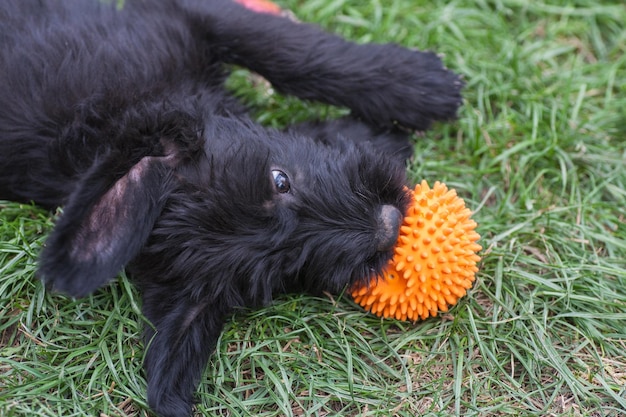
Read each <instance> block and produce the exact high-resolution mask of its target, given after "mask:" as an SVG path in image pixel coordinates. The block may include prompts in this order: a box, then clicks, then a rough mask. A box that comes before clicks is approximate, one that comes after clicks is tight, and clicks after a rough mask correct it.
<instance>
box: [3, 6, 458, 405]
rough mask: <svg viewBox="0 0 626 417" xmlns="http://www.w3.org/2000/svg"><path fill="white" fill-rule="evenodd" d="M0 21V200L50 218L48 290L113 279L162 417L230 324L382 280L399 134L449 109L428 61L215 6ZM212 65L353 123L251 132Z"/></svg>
mask: <svg viewBox="0 0 626 417" xmlns="http://www.w3.org/2000/svg"><path fill="white" fill-rule="evenodd" d="M0 22H2V23H1V24H0V198H1V199H12V200H16V201H35V202H36V203H38V204H40V205H42V206H44V207H47V208H54V207H57V206H61V205H62V206H64V213H63V215H62V217H61V219H60V220H59V222H58V224H57V225H56V228H55V229H54V231H53V232H52V233H51V235H50V237H49V239H48V241H47V243H46V247H45V248H44V249H43V252H42V254H41V257H40V267H39V275H40V276H41V278H42V279H43V280H44V282H45V283H46V285H47V286H48V287H49V288H52V289H55V290H59V291H62V292H64V293H67V294H69V295H72V296H75V297H80V296H84V295H86V294H88V293H90V292H92V291H94V290H96V289H97V288H99V287H101V286H103V285H105V284H106V283H107V282H108V281H110V280H111V279H112V278H114V277H115V275H116V274H117V273H118V272H120V270H122V269H123V268H125V267H126V268H127V269H128V271H129V272H130V274H131V276H132V277H133V280H134V282H135V283H136V285H138V287H139V289H140V291H141V293H142V297H143V311H144V313H145V315H146V317H147V318H148V319H149V320H150V321H151V322H152V324H153V326H154V328H152V327H151V328H149V329H148V330H147V331H146V342H147V344H148V345H149V347H148V351H147V353H146V356H145V369H146V373H147V378H148V401H149V404H150V405H151V407H152V408H153V409H154V410H155V411H156V413H157V414H159V415H161V416H187V415H189V414H190V413H191V408H192V402H193V401H192V400H193V392H194V390H195V387H196V384H197V383H198V380H199V377H200V375H201V373H202V371H203V367H204V365H205V364H206V361H207V358H208V356H209V354H210V353H211V351H212V349H213V348H214V345H215V342H216V339H217V338H218V336H219V333H220V331H221V328H222V324H223V322H224V320H225V317H227V316H228V315H229V314H231V313H232V312H233V310H234V309H235V308H237V307H241V306H259V305H264V304H267V303H268V302H270V301H271V299H272V297H273V295H274V294H276V293H284V292H288V291H308V292H312V293H320V292H322V291H330V292H338V291H341V290H342V289H344V288H345V287H346V286H350V285H353V284H355V283H358V282H360V281H362V280H366V279H369V278H370V277H372V276H375V275H377V274H378V273H380V271H381V268H382V267H383V266H384V265H385V264H386V262H387V261H388V259H389V258H390V257H391V255H392V252H393V251H392V247H393V244H394V242H395V240H396V238H397V234H398V227H399V224H400V223H401V221H402V217H403V214H404V212H405V209H406V206H407V201H408V197H407V195H406V193H405V191H404V190H403V187H404V185H405V177H404V165H403V159H404V158H406V157H407V156H408V155H410V152H411V149H410V146H409V143H408V140H407V137H406V136H407V135H406V134H403V133H401V131H400V130H399V127H403V128H406V129H420V130H421V129H425V128H427V127H428V126H429V124H430V123H431V121H432V120H442V119H449V118H452V117H454V115H455V112H456V109H457V107H458V106H459V104H460V103H461V96H460V89H461V82H460V81H459V79H458V77H457V76H456V75H454V74H453V73H451V72H449V71H448V70H446V69H445V68H444V67H443V66H442V64H441V62H440V60H439V59H438V58H437V57H436V55H435V54H433V53H425V52H418V51H411V50H408V49H405V48H401V47H399V46H395V45H373V44H371V45H356V44H352V43H349V42H347V41H345V40H343V39H340V38H338V37H336V36H333V35H329V34H326V33H323V32H322V31H320V30H319V29H317V28H315V27H313V26H309V25H306V24H299V23H294V22H291V21H289V20H288V19H284V18H281V17H278V16H272V15H268V14H258V13H254V12H252V11H249V10H246V9H245V8H243V7H242V6H240V5H238V4H236V3H234V2H231V1H230V0H204V1H203V0H178V1H176V0H153V1H150V0H126V1H125V2H124V6H123V7H122V8H116V7H113V6H110V5H106V4H103V3H100V2H98V1H97V0H93V1H88V0H76V1H71V0H64V1H52V0H49V1H46V0H4V1H2V2H1V3H0ZM224 64H238V65H242V66H245V67H247V68H249V69H251V70H253V71H256V72H257V73H259V74H261V75H262V76H264V77H265V78H266V79H267V80H269V81H270V82H271V83H272V84H273V86H274V87H275V88H276V89H277V90H279V91H281V92H284V93H289V94H294V95H296V96H298V97H301V98H304V99H311V100H320V101H323V102H326V103H330V104H334V105H341V106H347V107H349V108H350V109H351V110H352V116H351V117H349V118H345V119H341V120H338V121H333V122H325V123H324V122H320V123H309V124H303V125H300V126H295V127H292V128H289V129H288V130H287V131H285V132H279V131H275V130H271V129H265V128H262V127H260V126H257V125H255V124H254V123H252V122H251V121H250V120H249V119H248V118H247V116H246V115H245V112H244V109H243V107H242V106H241V105H240V104H238V103H237V101H236V100H235V99H234V98H232V97H231V96H229V95H228V94H227V93H226V92H225V90H224V89H223V81H224V79H225V77H226V75H227V74H226V72H225V71H226V67H225V65H224Z"/></svg>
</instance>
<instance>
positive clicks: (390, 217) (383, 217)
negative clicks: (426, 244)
mask: <svg viewBox="0 0 626 417" xmlns="http://www.w3.org/2000/svg"><path fill="white" fill-rule="evenodd" d="M401 223H402V213H401V212H400V210H398V209H397V208H395V207H394V206H391V205H389V204H385V205H384V206H382V207H381V208H380V214H379V215H378V230H377V231H376V242H377V245H376V250H377V251H378V252H386V251H388V250H389V249H391V248H392V247H393V245H395V244H396V241H397V240H398V233H399V231H400V224H401Z"/></svg>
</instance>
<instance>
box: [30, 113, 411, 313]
mask: <svg viewBox="0 0 626 417" xmlns="http://www.w3.org/2000/svg"><path fill="white" fill-rule="evenodd" d="M196 136H197V137H191V138H190V137H187V138H182V139H181V138H180V137H174V138H172V139H171V140H170V139H167V138H164V139H162V140H161V141H162V142H163V146H162V154H161V155H152V156H145V157H142V158H136V157H135V160H134V161H133V158H129V159H130V161H129V162H128V164H127V165H128V168H127V170H126V171H125V172H122V173H120V174H118V175H117V176H116V180H115V181H109V182H106V181H105V183H104V184H103V181H102V180H98V178H101V177H102V175H104V174H105V173H110V172H111V171H113V169H112V168H111V166H110V165H111V162H107V161H108V159H107V158H104V162H102V163H97V164H95V167H94V168H93V169H92V171H93V172H89V173H87V175H86V179H84V180H83V181H82V182H81V184H80V185H79V186H78V187H77V188H78V191H77V192H76V193H75V194H77V195H75V196H74V197H73V198H72V199H71V200H70V202H69V204H68V206H67V207H66V213H65V215H64V216H62V218H61V220H60V222H59V224H58V225H57V228H56V230H55V231H54V232H53V234H52V236H51V238H50V239H49V242H48V247H47V248H46V250H45V251H44V253H43V255H44V256H43V257H42V261H41V268H40V270H41V272H42V275H43V277H44V279H45V280H46V281H47V283H48V284H49V285H51V286H52V287H54V288H56V289H59V290H62V291H64V292H67V293H70V294H71V295H75V296H80V295H84V294H86V293H88V292H90V291H93V290H94V289H95V288H97V287H98V286H100V285H102V284H103V283H104V282H106V281H107V280H109V279H111V278H112V277H113V276H114V275H115V274H116V273H117V272H119V270H120V269H122V268H123V267H124V266H126V264H128V263H131V269H132V272H133V275H134V278H135V279H136V281H137V282H138V284H139V285H140V287H144V288H147V287H154V286H159V287H165V288H167V287H171V288H176V289H177V291H183V292H185V293H187V294H188V295H189V294H193V297H195V298H198V299H199V298H204V299H215V298H216V297H222V296H225V297H229V300H232V301H231V303H234V304H246V305H255V304H261V303H265V302H267V301H269V300H270V299H271V297H272V294H274V293H276V292H285V291H300V290H304V291H308V292H313V293H320V292H322V291H330V292H338V291H341V290H342V289H343V288H345V287H346V286H347V285H352V284H354V283H355V282H357V281H359V280H367V279H369V278H370V277H372V276H373V275H376V274H379V273H380V271H381V269H382V268H383V266H384V265H385V264H386V263H387V261H388V260H389V259H390V257H391V256H392V254H393V245H394V243H395V241H396V239H397V235H398V229H399V227H400V224H401V222H402V218H403V215H404V213H405V210H406V206H407V204H408V200H409V197H408V195H407V193H406V191H405V188H404V185H405V177H404V167H403V164H401V163H398V162H397V161H392V160H391V159H388V158H387V157H385V156H384V155H382V154H380V153H379V152H376V151H375V150H374V149H372V148H370V147H369V146H368V145H367V144H363V143H356V142H354V141H350V140H348V139H342V138H341V137H337V138H336V140H334V141H319V140H313V139H311V138H309V137H307V136H304V135H300V134H298V133H281V132H276V131H271V130H270V131H267V130H264V129H261V128H258V127H256V126H254V125H252V124H250V123H246V122H242V121H238V120H232V119H229V118H217V117H216V118H214V119H212V120H211V123H209V124H207V126H205V127H204V129H203V130H202V131H201V133H198V134H197V135H196ZM113 157H115V158H113ZM120 157H121V158H126V156H125V155H122V156H120V155H113V156H111V158H109V159H112V160H117V161H119V159H120ZM116 166H117V165H116ZM116 169H118V170H119V169H120V168H119V167H117V168H116ZM81 190H82V191H81ZM183 289H184V290H183Z"/></svg>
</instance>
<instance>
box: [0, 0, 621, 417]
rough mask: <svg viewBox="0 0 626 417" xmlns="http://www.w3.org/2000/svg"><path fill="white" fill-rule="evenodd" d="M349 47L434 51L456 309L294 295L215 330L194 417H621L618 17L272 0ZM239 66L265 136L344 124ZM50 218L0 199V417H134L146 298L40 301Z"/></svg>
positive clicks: (419, 141) (420, 168)
mask: <svg viewBox="0 0 626 417" xmlns="http://www.w3.org/2000/svg"><path fill="white" fill-rule="evenodd" d="M280 4H281V5H282V6H284V7H286V8H289V9H291V10H292V11H294V13H295V14H296V15H297V16H298V17H299V18H300V19H301V20H304V21H310V22H316V23H318V24H320V25H321V26H323V27H325V28H327V29H328V30H331V31H334V32H337V33H339V34H342V35H343V36H346V37H348V38H350V39H352V40H354V41H357V42H369V41H375V42H397V43H400V44H403V45H406V46H409V47H416V48H421V49H433V50H437V51H439V52H441V53H443V54H444V55H445V57H444V60H445V62H446V64H447V65H448V66H449V67H450V68H452V69H454V70H456V71H458V72H460V73H462V74H464V76H465V79H466V81H467V86H466V88H465V105H464V107H463V108H462V110H461V111H460V113H459V120H458V121H457V122H455V123H452V124H448V125H437V126H435V128H434V129H433V130H431V131H429V132H427V133H426V134H425V135H423V136H422V137H419V138H416V144H415V148H416V151H415V158H414V160H413V162H412V163H411V164H410V166H409V167H408V170H409V174H410V176H411V178H412V179H414V180H415V181H418V180H420V179H422V178H425V179H427V180H429V181H430V182H431V183H432V182H434V181H435V180H443V181H445V182H446V183H447V184H448V185H449V186H450V187H453V188H456V189H457V191H458V193H459V195H461V196H462V197H463V198H464V199H465V200H466V202H467V205H468V206H469V207H470V208H471V209H473V210H474V211H475V214H474V218H475V219H476V220H477V222H478V223H479V232H480V233H481V235H482V239H481V241H480V243H481V244H482V245H483V247H484V248H485V249H484V251H483V261H482V263H481V271H480V272H479V274H478V278H477V282H476V285H475V286H474V288H473V289H472V290H471V292H470V294H469V296H468V297H466V298H464V299H463V300H462V301H461V302H460V303H459V304H458V305H457V306H456V307H455V308H454V309H452V310H451V312H450V313H449V314H446V315H444V316H442V317H438V318H433V319H429V320H427V321H425V322H419V323H416V324H411V323H404V322H396V321H390V320H380V319H378V318H376V317H373V316H371V315H368V314H366V313H364V312H363V311H362V310H361V309H360V308H359V307H358V306H356V305H355V304H354V303H353V302H352V301H351V300H350V299H349V297H336V298H333V299H331V298H312V297H308V296H288V297H283V298H280V299H279V300H277V301H276V303H275V304H274V305H272V306H270V307H268V308H265V309H262V310H259V311H252V312H245V313H241V314H238V315H237V316H235V317H233V319H232V320H231V322H229V323H228V325H227V328H226V330H225V331H224V333H223V335H222V338H221V341H220V343H219V346H218V349H217V352H216V354H215V355H214V356H213V358H212V359H211V362H210V364H209V366H208V367H207V370H206V372H205V375H204V378H203V381H202V384H201V387H200V389H199V394H198V398H199V400H200V403H199V404H198V415H203V416H213V415H216V416H250V415H253V416H305V415H306V416H308V415H312V416H414V415H429V416H449V415H463V416H492V415H493V416H621V415H625V414H624V413H625V411H624V410H626V172H625V171H626V170H625V165H626V138H625V136H626V128H625V126H626V110H625V109H626V6H625V5H624V4H623V3H622V2H620V1H614V2H609V1H596V0H553V1H549V2H547V1H543V0H537V1H534V0H533V1H529V2H526V1H522V0H456V1H455V0H452V1H448V0H446V1H443V0H434V1H425V0H389V1H387V0H385V1H383V0H373V1H368V2H361V1H358V2H357V1H356V0H353V1H348V0H343V1H342V0H334V1H333V0H306V1H305V0H280ZM249 81H250V77H249V75H248V74H247V73H246V72H245V71H237V72H236V73H235V75H234V76H233V77H232V79H231V86H232V87H233V88H236V89H238V90H240V89H244V88H245V89H247V91H246V92H242V95H243V96H244V97H245V100H246V101H247V102H249V103H253V104H257V105H259V106H260V110H259V111H258V113H257V114H256V116H257V118H258V119H259V120H260V121H262V122H263V123H265V124H268V125H276V126H283V125H285V124H286V123H289V122H292V121H296V120H302V119H308V118H312V117H327V116H335V115H338V114H341V113H343V112H344V111H343V110H341V109H335V108H330V107H328V106H321V105H316V104H312V103H302V102H300V101H298V100H296V99H291V98H284V97H279V96H277V95H275V94H271V91H268V90H267V89H265V88H263V86H258V87H257V88H254V89H250V88H249V84H250V83H249ZM51 227H52V219H51V216H50V214H49V213H46V212H43V211H41V210H39V209H37V208H36V207H31V206H25V205H18V204H12V203H5V202H3V203H0V415H1V416H84V415H101V416H124V415H129V416H146V415H149V414H148V412H147V411H146V404H145V401H144V394H145V380H144V378H143V373H142V371H141V362H142V355H143V346H142V344H141V343H140V341H139V339H140V332H141V327H142V318H141V314H140V307H139V305H140V299H139V297H138V294H137V293H136V291H135V290H134V289H133V287H132V286H131V285H130V284H129V283H128V281H127V279H126V277H124V276H121V278H120V279H119V280H117V281H116V282H115V283H114V284H113V285H111V286H110V287H108V288H106V289H104V290H102V291H100V292H98V293H97V294H95V295H93V296H91V297H89V298H87V299H83V300H77V301H73V300H70V299H68V298H66V297H63V296H60V295H55V294H46V293H45V292H44V290H43V288H42V286H41V284H40V283H39V282H38V281H37V280H36V279H35V278H34V271H35V259H36V254H37V252H38V251H39V249H40V247H41V245H42V242H43V241H44V239H45V236H46V234H47V233H48V232H49V231H50V230H51Z"/></svg>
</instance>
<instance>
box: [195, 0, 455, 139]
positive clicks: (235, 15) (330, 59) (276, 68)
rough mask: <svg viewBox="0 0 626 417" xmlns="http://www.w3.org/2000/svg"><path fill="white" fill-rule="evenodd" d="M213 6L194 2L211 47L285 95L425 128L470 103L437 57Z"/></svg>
mask: <svg viewBox="0 0 626 417" xmlns="http://www.w3.org/2000/svg"><path fill="white" fill-rule="evenodd" d="M204 3H205V4H206V3H207V2H204ZM208 3H210V4H211V6H209V5H207V6H205V7H202V8H201V7H199V6H198V4H197V2H194V1H191V0H188V1H187V4H195V6H196V7H194V8H193V10H190V11H189V18H190V19H191V21H192V22H193V23H192V25H194V27H195V29H197V33H199V34H200V36H204V38H205V40H206V41H207V42H208V45H209V48H212V49H213V50H214V51H217V52H218V53H219V54H221V56H220V57H221V59H222V60H224V61H226V62H230V63H235V64H238V65H242V66H245V67H247V68H249V69H251V70H253V71H255V72H257V73H259V74H261V75H263V76H264V77H265V78H267V79H268V80H269V81H270V82H271V83H272V84H273V85H274V87H275V88H276V89H278V90H279V91H281V92H283V93H288V94H293V95H295V96H298V97H301V98H304V99H311V100H318V101H322V102H326V103H330V104H334V105H341V106H346V107H349V108H350V109H352V110H353V111H354V113H355V114H356V115H357V116H359V117H361V118H363V119H364V120H365V121H366V122H368V123H371V124H374V125H379V126H389V125H392V124H394V122H397V123H399V124H400V125H402V126H405V127H408V128H412V129H418V130H423V129H426V128H428V126H429V125H430V123H431V122H432V121H434V120H446V119H451V118H454V117H455V114H456V111H457V108H458V107H459V106H460V104H461V102H462V99H461V93H460V91H461V88H462V85H463V83H462V82H461V80H460V78H459V77H458V76H457V75H456V74H454V73H453V72H451V71H449V70H447V69H446V68H445V67H444V66H443V64H442V62H441V60H440V59H439V57H438V56H437V55H436V54H434V53H432V52H420V51H416V50H410V49H407V48H403V47H400V46H397V45H393V44H386V45H380V44H365V45H357V44H354V43H351V42H348V41H346V40H344V39H342V38H340V37H338V36H334V35H331V34H328V33H325V32H323V31H322V30H320V29H319V28H317V27H315V26H313V25H308V24H304V23H295V22H292V21H290V20H288V19H286V18H282V17H278V16H273V15H269V14H262V13H255V12H251V11H249V10H246V9H245V8H243V7H241V6H239V5H238V4H236V3H234V2H233V1H231V0H223V1H222V0H218V1H213V2H208ZM416 30H417V29H416Z"/></svg>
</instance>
